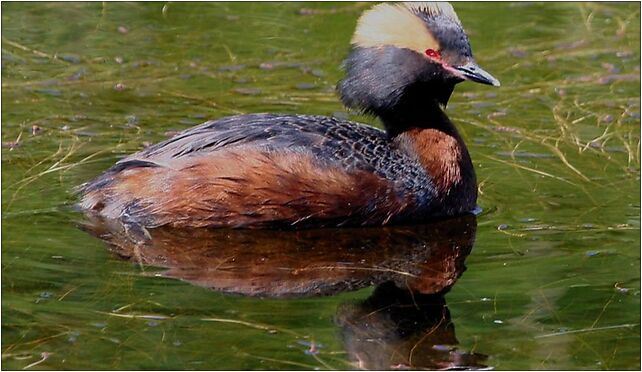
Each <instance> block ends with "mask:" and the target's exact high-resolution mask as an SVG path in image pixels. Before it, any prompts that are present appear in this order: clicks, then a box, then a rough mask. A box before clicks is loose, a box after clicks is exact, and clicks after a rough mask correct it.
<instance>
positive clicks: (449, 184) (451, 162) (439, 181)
mask: <svg viewBox="0 0 642 372" xmlns="http://www.w3.org/2000/svg"><path fill="white" fill-rule="evenodd" d="M428 112H429V114H424V116H423V118H422V119H419V118H417V117H413V118H412V119H413V120H412V121H407V122H401V123H390V122H388V123H387V125H386V128H390V127H393V126H394V128H395V131H388V133H389V134H390V135H391V137H392V138H391V139H392V141H393V142H394V143H395V144H396V145H397V146H398V147H399V148H400V149H401V150H402V151H404V152H405V153H406V154H408V155H410V156H411V157H414V158H416V159H417V161H419V163H420V164H421V165H422V166H423V167H424V169H425V170H426V172H427V173H428V174H429V175H430V177H431V179H432V181H433V183H434V186H435V188H436V191H437V195H438V199H439V202H440V203H439V204H441V205H442V206H443V208H447V209H452V210H449V211H448V212H452V213H463V212H466V211H469V210H472V209H473V208H474V207H475V203H476V200H477V184H476V178H475V171H474V168H473V164H472V161H471V159H470V155H469V154H468V150H467V148H466V145H465V144H464V141H463V139H462V138H461V136H460V135H459V132H457V129H456V128H455V126H454V125H453V124H452V123H451V122H450V120H449V119H448V117H447V116H446V114H445V113H444V112H443V111H442V110H441V108H439V107H438V106H436V107H432V109H431V110H429V111H428Z"/></svg>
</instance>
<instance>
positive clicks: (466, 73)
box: [453, 62, 501, 87]
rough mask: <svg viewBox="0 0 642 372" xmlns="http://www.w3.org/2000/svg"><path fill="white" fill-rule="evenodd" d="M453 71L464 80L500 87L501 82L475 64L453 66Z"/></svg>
mask: <svg viewBox="0 0 642 372" xmlns="http://www.w3.org/2000/svg"><path fill="white" fill-rule="evenodd" d="M453 70H454V71H456V74H457V75H459V76H460V77H461V78H462V79H465V80H470V81H474V82H476V83H481V84H487V85H492V86H495V87H498V86H500V85H501V84H500V83H499V80H497V79H495V77H493V75H491V74H489V73H488V72H486V71H484V70H483V69H482V68H481V67H479V66H477V64H476V63H475V62H469V63H466V64H465V65H463V66H453Z"/></svg>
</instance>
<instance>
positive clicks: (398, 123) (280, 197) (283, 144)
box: [80, 4, 496, 228]
mask: <svg viewBox="0 0 642 372" xmlns="http://www.w3.org/2000/svg"><path fill="white" fill-rule="evenodd" d="M390 9H393V10H394V12H398V13H399V14H397V13H394V14H393V13H390V12H392V11H391V10H390ZM386 11H387V12H388V13H386ZM377 12H379V13H377ZM451 12H452V8H449V7H445V8H442V5H439V6H437V5H434V4H427V5H425V6H424V8H421V7H417V6H416V5H403V6H401V5H400V6H392V5H387V4H383V5H379V6H377V7H375V8H373V10H371V11H369V12H367V13H366V14H365V15H364V16H363V17H362V19H361V20H360V24H359V25H358V27H357V32H356V34H355V38H354V39H353V49H352V52H351V53H350V55H349V57H348V59H347V60H346V63H345V67H346V75H347V76H346V78H345V79H344V80H343V81H342V82H341V83H340V84H339V87H338V88H339V92H340V94H341V98H342V101H343V102H344V103H345V104H346V105H347V106H348V107H353V108H357V109H360V110H363V111H365V112H368V113H371V114H374V115H376V116H378V117H379V118H380V119H381V120H382V122H383V124H384V127H385V129H386V130H385V131H383V130H379V129H376V128H373V127H370V126H366V125H363V124H358V123H353V122H349V121H345V120H339V119H336V118H331V117H323V116H306V115H277V114H250V115H240V116H233V117H227V118H223V119H219V120H215V121H210V122H206V123H204V124H202V125H199V126H197V127H194V128H191V129H188V130H185V131H183V132H181V133H179V134H177V135H176V136H174V137H173V138H170V139H168V140H166V141H164V142H161V143H158V144H156V145H153V146H150V147H148V148H147V149H145V150H143V151H141V152H139V153H136V154H133V155H131V156H129V157H127V158H125V159H123V160H121V161H119V162H118V163H116V164H115V165H114V166H113V167H112V168H110V169H109V170H107V171H106V172H105V173H104V174H102V175H101V176H99V177H98V178H96V179H95V180H93V181H91V182H89V183H87V184H85V185H83V186H82V194H83V197H82V200H81V202H80V206H81V207H82V208H83V209H85V210H87V211H91V212H92V213H97V214H99V215H101V216H104V217H107V218H116V219H121V220H123V221H127V222H132V223H137V224H141V225H144V226H147V227H154V226H160V225H172V226H209V227H246V228H265V227H309V226H343V225H384V224H389V223H398V222H417V221H422V220H426V219H430V218H435V217H442V216H452V215H457V214H462V213H465V212H467V211H470V210H471V209H473V208H474V206H475V201H476V196H477V193H476V183H475V175H474V171H473V168H472V163H471V161H470V157H469V155H468V151H467V150H466V147H465V145H464V143H463V141H462V139H461V137H460V136H459V134H458V133H457V130H456V129H455V127H454V126H453V125H452V124H451V122H450V120H449V119H448V118H447V116H446V115H445V114H444V113H443V111H442V108H441V105H445V103H446V102H447V101H448V98H449V97H450V94H451V93H452V90H453V87H454V85H455V84H456V83H458V82H460V81H462V80H463V79H469V77H466V76H464V75H462V74H463V73H459V72H452V71H450V70H444V69H445V68H451V67H449V66H450V65H448V64H447V63H446V62H443V66H442V65H441V64H440V63H441V60H431V59H429V58H426V57H425V55H424V54H420V53H418V52H417V51H416V50H412V49H409V48H408V47H399V46H395V45H394V44H393V45H387V44H386V45H379V46H377V45H370V44H368V43H370V42H371V41H372V39H368V37H372V38H374V39H376V38H378V37H380V35H374V36H373V35H370V36H368V32H370V33H371V34H372V32H371V31H369V28H373V29H375V30H376V26H377V24H376V22H381V19H385V20H386V21H385V22H388V21H390V20H389V19H387V18H385V16H386V15H390V14H393V15H394V16H397V17H411V18H409V19H415V18H416V23H415V26H416V27H419V26H418V25H420V24H421V25H424V27H425V29H426V32H427V34H426V35H425V37H424V39H425V40H426V42H427V43H432V44H431V45H429V46H427V47H428V48H440V49H439V50H440V51H441V54H442V55H444V57H443V58H444V59H445V58H450V57H447V56H448V55H449V54H451V55H455V56H456V58H455V59H452V61H460V62H461V63H462V66H464V65H465V66H467V67H466V68H469V66H471V63H472V62H471V61H472V54H471V53H470V47H469V46H468V41H467V38H463V37H465V34H464V33H463V30H462V29H461V27H460V26H459V29H456V27H455V31H454V32H455V35H453V34H452V32H450V33H449V32H446V31H444V30H441V29H439V31H438V32H433V31H431V28H430V27H432V28H434V27H438V26H439V24H441V23H444V24H445V25H446V26H447V27H446V28H453V26H452V25H453V24H454V25H455V26H457V25H459V23H458V22H459V21H458V19H456V16H454V17H455V18H453V15H454V12H452V14H451ZM375 13H376V14H375ZM382 17H383V18H382ZM364 19H365V20H364ZM370 19H372V20H370ZM368 22H375V25H371V24H369V23H368ZM431 24H432V26H430V25H431ZM435 24H437V26H435ZM384 28H385V27H384ZM360 32H361V34H360ZM418 32H419V31H418ZM457 32H460V33H461V35H463V37H462V36H461V35H458V34H456V33H457ZM442 34H443V35H445V36H443V35H442ZM440 35H442V36H440ZM388 36H390V35H387V36H386V37H388ZM393 36H394V35H393ZM386 37H384V40H386V43H387V42H392V43H394V42H395V38H394V37H392V38H390V37H388V38H386ZM462 40H463V41H462ZM439 41H442V42H445V44H444V45H443V46H440V45H439ZM463 42H465V43H464V44H462V43H463ZM402 44H403V43H402ZM462 45H464V47H462ZM449 46H454V47H455V48H458V49H460V50H461V53H460V54H456V53H455V52H456V50H455V51H451V50H449V49H448V48H449ZM430 50H431V51H432V50H433V49H430ZM431 55H432V54H431ZM440 58H441V57H440ZM453 58H454V57H453ZM452 61H450V60H449V62H452ZM394 65H396V66H397V67H396V68H392V67H393V66H394ZM473 66H476V65H473ZM451 69H452V68H451ZM453 71H454V70H453ZM462 71H463V70H462ZM479 71H481V72H482V73H484V74H486V73H485V72H483V70H481V69H479ZM486 75H487V74H486ZM479 76H481V77H479V78H478V79H483V78H486V76H485V75H483V74H481V75H479ZM487 76H490V75H487ZM491 78H492V77H491ZM482 82H485V83H488V84H495V82H496V81H490V80H488V79H487V81H482Z"/></svg>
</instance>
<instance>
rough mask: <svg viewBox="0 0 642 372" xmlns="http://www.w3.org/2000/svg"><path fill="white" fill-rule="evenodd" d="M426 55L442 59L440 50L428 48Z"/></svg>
mask: <svg viewBox="0 0 642 372" xmlns="http://www.w3.org/2000/svg"><path fill="white" fill-rule="evenodd" d="M426 55H427V56H428V58H430V59H436V60H440V59H441V54H439V52H438V51H436V50H434V49H426Z"/></svg>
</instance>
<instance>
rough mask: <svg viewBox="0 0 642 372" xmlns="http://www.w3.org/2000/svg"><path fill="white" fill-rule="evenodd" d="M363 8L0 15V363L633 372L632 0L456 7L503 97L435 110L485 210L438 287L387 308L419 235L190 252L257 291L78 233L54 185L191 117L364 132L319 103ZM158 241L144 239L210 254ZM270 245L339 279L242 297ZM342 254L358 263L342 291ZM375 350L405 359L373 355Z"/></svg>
mask: <svg viewBox="0 0 642 372" xmlns="http://www.w3.org/2000/svg"><path fill="white" fill-rule="evenodd" d="M368 6H369V5H368V4H362V3H341V4H338V3H323V4H321V3H195V4H187V3H3V4H2V98H3V100H2V166H3V167H2V232H3V235H2V361H3V364H4V368H6V369H22V368H25V367H28V368H29V369H143V368H147V369H267V368H269V369H346V368H374V367H373V366H382V365H385V363H388V364H390V365H389V366H388V367H389V368H405V367H407V366H408V363H411V364H412V365H413V366H414V367H421V366H429V367H432V368H435V367H440V366H441V367H444V366H448V365H451V366H452V365H453V364H449V363H454V365H459V366H465V367H471V368H472V367H482V366H490V367H494V368H497V369H639V368H640V353H639V351H640V192H639V190H640V5H639V4H637V3H620V4H611V3H597V4H588V3H546V4H533V3H476V4H473V3H457V4H455V9H456V10H457V12H458V14H459V17H460V19H461V20H462V22H463V24H464V26H465V28H466V29H467V31H468V33H469V35H470V39H471V43H472V47H473V52H474V53H475V55H476V57H477V60H478V62H479V63H480V65H481V66H482V67H483V68H485V69H486V70H488V71H489V72H491V73H492V74H493V75H495V76H496V77H498V78H499V79H500V80H501V82H502V87H501V88H491V87H485V86H476V85H475V84H470V83H464V84H461V85H459V86H458V87H457V88H456V90H455V93H454V94H453V97H452V100H451V103H450V104H449V106H448V109H447V112H448V114H449V115H450V117H451V118H452V119H453V121H454V122H455V123H456V125H457V126H458V128H459V129H460V130H461V132H462V135H463V136H464V138H465V140H466V142H467V144H468V146H469V150H470V153H471V155H472V157H473V161H474V164H475V168H476V171H477V176H478V180H479V189H480V199H479V204H480V206H481V207H482V208H483V211H484V212H483V213H482V214H481V215H479V216H478V217H477V219H476V240H475V242H474V246H472V241H468V242H469V245H471V248H472V250H471V252H470V255H468V256H467V257H466V262H465V265H466V267H467V270H466V272H465V273H463V275H462V276H461V278H459V280H458V281H457V284H456V285H454V287H452V289H450V291H449V292H448V293H447V294H446V295H445V296H441V295H434V294H430V293H426V294H425V295H421V296H419V298H414V299H413V298H410V299H409V298H407V296H406V295H405V294H404V293H405V292H403V291H401V292H399V291H398V288H397V287H395V286H390V284H389V283H391V282H392V283H396V284H397V286H403V284H404V283H407V281H406V280H404V279H403V278H406V276H407V275H406V276H404V275H405V274H408V273H410V274H412V275H415V276H417V275H419V274H417V273H418V272H417V271H416V270H419V269H417V267H416V266H413V264H415V263H420V262H424V261H425V260H428V261H430V259H429V258H430V257H431V256H430V253H431V252H434V249H436V248H434V247H436V246H438V245H439V244H437V243H436V242H440V241H442V240H439V239H438V238H437V237H438V236H439V234H438V233H434V232H433V233H430V234H427V233H425V232H424V233H421V231H419V232H418V231H412V232H410V233H409V232H404V233H400V232H398V231H397V232H393V233H391V234H392V235H382V234H384V232H383V231H378V232H374V233H370V232H355V233H354V236H353V239H352V240H349V239H348V240H339V241H341V242H343V244H344V245H341V244H337V249H339V248H341V249H343V250H345V251H346V252H349V253H350V252H351V253H350V254H349V257H348V258H346V257H338V256H337V257H334V258H335V259H336V260H334V261H332V260H331V259H332V256H331V255H330V253H328V254H320V253H319V254H317V253H314V252H328V251H327V249H328V247H327V246H324V245H323V244H326V243H327V244H330V243H329V242H328V241H327V239H329V238H332V237H333V236H330V237H326V240H325V243H324V239H322V236H316V237H314V235H312V236H307V238H306V236H303V237H300V236H299V238H297V239H302V240H297V239H294V238H292V239H287V238H284V237H282V236H279V235H274V236H271V235H270V234H267V235H263V236H256V235H247V239H245V240H244V239H243V237H242V235H241V236H238V235H237V236H236V238H235V237H234V236H232V237H228V238H229V239H232V240H225V239H228V238H225V239H224V238H222V237H218V238H211V240H210V241H215V240H216V239H219V240H221V241H223V242H225V241H228V242H229V245H225V247H226V248H227V249H232V251H230V252H231V253H230V255H228V256H225V257H224V258H228V259H229V257H230V256H232V257H239V259H240V258H242V257H245V259H250V261H246V266H245V267H248V268H265V269H266V270H265V271H263V272H258V273H257V275H260V276H261V278H263V280H264V281H263V282H256V281H255V282H252V281H251V280H250V281H249V282H248V281H243V280H246V279H248V277H239V276H235V277H232V279H230V278H227V279H225V278H224V279H225V280H227V281H224V282H221V281H218V282H216V283H218V284H217V285H212V283H213V282H212V280H213V278H214V279H217V280H221V277H219V276H216V275H218V274H220V271H219V272H217V271H216V266H213V267H212V270H209V273H210V274H212V275H214V276H213V277H212V276H210V277H206V278H208V280H205V281H201V282H198V280H196V279H198V278H199V275H201V274H203V273H202V272H201V273H200V274H199V272H198V270H196V273H195V271H194V270H195V268H202V266H199V265H193V264H192V265H191V266H189V265H188V266H187V268H188V269H185V266H180V267H182V268H183V270H181V269H179V268H178V267H179V266H176V265H175V266H173V269H172V268H171V267H172V266H171V265H168V263H167V261H165V262H159V261H154V260H152V259H150V260H143V259H142V258H143V257H147V258H150V257H164V258H167V257H168V255H169V253H171V252H173V253H176V249H174V250H165V251H153V252H156V253H157V255H156V256H154V255H153V254H145V255H140V250H139V251H137V252H138V253H139V254H138V256H136V255H135V254H129V255H128V254H123V252H122V251H118V250H115V249H114V245H113V244H111V245H110V242H109V240H107V242H105V241H103V240H101V239H98V238H96V237H95V236H94V235H92V234H90V233H88V232H87V231H86V229H85V230H83V229H81V228H80V225H81V224H82V223H84V222H83V221H84V219H83V217H82V216H80V215H79V214H77V213H76V212H74V211H73V210H71V209H70V208H69V206H70V205H71V204H73V202H74V200H75V197H74V195H73V193H72V190H73V188H74V187H75V186H76V185H78V184H80V183H82V182H85V181H87V180H89V179H91V178H92V177H94V176H96V175H97V174H99V173H100V172H101V171H103V170H105V169H106V168H108V167H109V166H110V165H111V164H112V163H113V162H115V161H116V160H118V159H119V158H121V157H123V156H125V155H126V154H129V153H132V152H135V151H137V150H139V149H142V148H143V147H144V146H146V145H148V144H149V143H153V142H156V141H159V140H162V139H164V138H167V136H169V135H171V134H172V133H174V131H177V130H181V129H184V128H187V127H189V126H192V125H196V124H199V123H200V122H203V121H205V120H207V119H214V118H219V117H223V116H226V115H231V114H236V113H251V112H265V111H268V112H282V113H295V112H297V113H309V114H322V115H336V116H341V117H349V118H352V119H354V120H359V121H363V122H367V123H371V124H373V125H378V123H377V121H376V120H374V119H372V118H368V117H361V116H358V115H356V114H355V113H349V112H346V111H345V109H344V108H342V106H341V104H340V103H339V101H338V100H337V98H336V95H335V92H334V86H335V84H336V82H337V81H338V80H339V79H340V78H341V69H340V63H341V60H342V58H343V57H344V56H345V54H346V52H347V49H348V43H349V40H350V37H351V33H352V31H353V29H354V25H355V22H356V19H357V17H358V15H359V14H360V13H361V12H362V11H363V10H364V9H365V8H367V7H368ZM451 226H452V225H451ZM453 228H454V227H453ZM446 230H448V229H446ZM451 230H452V228H451ZM465 230H466V229H465V228H464V231H465ZM451 232H452V231H451ZM310 234H312V233H310ZM361 234H365V235H361ZM368 234H374V235H368ZM390 236H392V238H390ZM454 236H455V237H456V236H460V235H457V234H455V235H454ZM179 237H180V235H179ZM361 238H363V239H361ZM234 239H235V240H234ZM306 239H308V240H306ZM452 239H455V238H452ZM452 239H451V240H448V239H446V240H444V241H446V242H452V241H456V240H457V239H455V240H452ZM163 241H164V242H165V243H166V244H165V245H158V246H156V248H157V249H160V247H164V248H168V247H175V248H177V249H178V253H179V255H178V256H175V257H179V258H183V259H186V258H190V257H196V258H194V260H196V261H191V262H197V263H198V262H210V261H208V260H206V259H205V258H203V256H202V255H201V256H198V255H197V256H189V255H180V244H183V245H185V244H186V243H179V245H178V246H177V245H176V244H175V240H172V239H169V240H167V239H166V240H163ZM203 241H207V240H203ZM279 241H283V242H284V247H285V248H283V247H281V248H283V249H293V250H294V251H293V252H298V253H292V254H290V257H291V256H292V255H294V256H300V255H302V254H303V255H306V254H307V255H308V256H309V258H310V261H309V262H311V263H317V264H319V265H320V266H319V267H325V266H332V267H334V268H335V269H336V267H340V266H341V265H342V263H343V265H344V266H343V267H348V266H345V265H351V266H349V267H351V268H352V269H353V270H352V271H350V270H348V271H349V273H348V274H349V275H345V274H344V276H343V277H341V278H338V277H337V275H338V271H337V270H334V271H332V270H328V271H323V270H317V271H316V272H317V273H318V274H319V275H321V274H323V273H325V274H328V273H329V274H328V275H329V276H328V275H326V276H323V275H321V276H312V277H308V279H309V281H307V282H306V283H307V284H306V285H307V286H306V285H303V286H299V287H296V288H299V290H300V291H299V293H298V294H297V295H294V294H292V289H293V288H294V287H293V286H292V283H294V282H293V281H292V280H291V278H289V277H287V276H286V277H282V276H280V277H278V278H279V280H281V281H280V283H286V284H287V285H286V286H285V287H281V288H285V289H284V292H287V293H289V294H291V295H284V293H281V295H279V296H277V297H273V295H274V293H270V292H269V291H270V290H273V289H274V288H275V287H274V286H270V285H263V286H261V285H260V284H261V283H266V280H267V283H270V282H275V283H278V282H279V281H278V280H276V279H275V276H274V275H276V274H278V273H279V271H278V270H277V271H275V267H281V268H284V267H285V268H288V269H293V268H294V267H295V264H296V262H299V261H297V260H294V261H287V262H285V263H283V264H282V265H281V266H270V265H269V264H266V263H265V261H262V262H263V264H261V262H260V261H258V260H260V256H259V255H257V256H256V257H254V256H252V255H249V256H247V251H243V250H241V251H239V250H238V249H242V248H243V247H250V248H251V247H255V248H253V249H257V250H260V249H259V248H256V247H266V246H269V245H270V244H271V245H272V246H274V247H277V248H279V247H280V246H279V244H278V242H279ZM306 241H307V242H310V243H309V244H307V245H308V246H311V248H314V249H312V250H310V251H309V252H308V251H306V250H305V247H306V244H304V243H305V242H306ZM362 241H363V243H361V242H362ZM179 242H180V240H179ZM267 242H269V244H268V243H267ZM286 242H291V243H292V244H286ZM294 242H299V243H297V244H299V245H297V244H294ZM300 242H304V243H300ZM311 242H316V243H314V244H313V243H311ZM111 243H113V242H111ZM170 243H171V244H170ZM241 243H242V244H241ZM239 244H240V245H239ZM257 244H258V245H257ZM315 244H320V245H318V246H317V245H315ZM417 244H424V245H425V247H426V250H421V249H417V247H418V246H419V245H417ZM121 246H123V247H124V246H126V245H123V244H121ZM235 247H236V248H235ZM239 247H241V248H239ZM288 247H289V248H288ZM315 247H316V248H315ZM431 247H432V248H431ZM206 248H207V247H206ZM200 249H204V248H203V247H201V248H200ZM233 249H237V250H236V251H234V250H233ZM431 249H432V250H431ZM359 250H361V251H359ZM214 251H215V252H216V253H217V254H219V255H220V254H221V253H225V252H226V251H222V252H221V251H216V250H214ZM277 251H278V250H277ZM143 252H147V253H149V251H143ZM168 252H169V253H168ZM191 252H193V253H199V252H201V253H202V251H198V249H197V250H196V251H191ZM205 252H208V251H207V249H206V250H205ZM269 252H271V251H265V252H263V253H264V255H266V256H265V257H268V258H269V257H273V256H270V253H269ZM288 252H290V251H288ZM201 253H199V254H201ZM243 253H244V254H243ZM426 253H429V255H428V256H425V254H426ZM328 255H330V257H327V256H328ZM361 255H362V256H363V257H360V256H361ZM422 255H423V256H422ZM277 256H278V255H277ZM132 257H133V258H134V259H132ZM137 257H138V258H137ZM169 257H171V256H169ZM206 257H210V256H207V254H206ZM265 257H264V258H265ZM279 257H281V256H279ZM433 257H434V256H433ZM124 258H125V259H124ZM210 258H211V259H219V260H221V257H220V256H216V255H214V256H211V257H210ZM252 258H255V259H256V260H257V261H256V262H255V263H252V264H249V263H247V262H251V259H252ZM315 259H318V260H317V261H315ZM323 259H326V260H327V261H323ZM359 259H364V260H365V261H364V265H365V266H364V267H367V268H369V269H370V271H368V274H367V275H366V274H363V273H361V274H360V275H362V276H361V277H359V275H358V274H357V272H358V270H356V269H354V268H355V267H356V266H357V263H358V262H359ZM319 260H321V261H319ZM269 261H270V262H274V259H272V260H269ZM172 262H177V261H172ZM188 262H190V261H188ZM223 262H228V261H223ZM442 262H448V261H442ZM457 262H459V261H457ZM330 263H334V264H336V265H330ZM262 265H263V266H262ZM297 265H298V264H297ZM409 265H410V266H409ZM458 265H459V264H458ZM168 266H169V267H170V268H169V269H168V268H167V267H168ZM455 266H457V265H455ZM460 266H461V265H460ZM232 267H237V268H238V267H241V266H232ZM457 267H459V266H457ZM372 268H379V269H382V268H383V269H385V270H383V271H380V274H379V275H375V274H374V271H373V270H371V269H372ZM460 268H461V267H460ZM219 269H220V267H219ZM167 270H170V271H169V272H170V274H171V273H174V275H170V274H167ZM172 270H174V271H172ZM390 270H392V271H390ZM413 270H415V271H413ZM206 271H207V270H206ZM344 271H345V270H344ZM393 271H394V272H397V275H401V276H396V277H395V276H394V275H393V276H388V274H390V273H391V272H393ZM233 272H238V273H240V272H243V270H238V271H233ZM289 272H290V273H291V272H292V271H289ZM308 272H309V271H308ZM381 272H383V273H387V274H381ZM185 273H187V274H189V275H192V276H191V277H185V275H182V274H185ZM275 273H276V274H275ZM399 273H405V274H399ZM452 273H456V275H455V274H452V275H454V276H452V275H451V276H450V277H449V278H451V279H453V278H454V279H455V280H456V277H458V276H459V275H461V273H460V272H459V271H457V270H455V271H454V272H452ZM325 274H324V275H325ZM335 274H336V275H335ZM333 275H334V276H333ZM391 275H392V274H391ZM201 278H202V276H201ZM298 278H300V276H298ZM355 278H357V279H355ZM442 279H443V278H442ZM248 280H249V279H248ZM444 280H445V279H444ZM453 282H454V281H453ZM230 283H231V284H230ZM242 283H246V284H247V283H250V284H252V283H254V284H255V285H247V286H245V287H243V288H245V290H240V289H239V288H240V287H239V284H242ZM328 283H329V284H328ZM440 283H442V284H443V283H444V282H443V281H441V282H440ZM257 284H259V285H258V286H257ZM451 284H452V283H449V284H448V285H444V288H446V287H448V286H450V285H451ZM230 285H234V286H236V287H234V288H232V289H233V290H226V288H227V289H230ZM431 285H434V283H433V284H431ZM208 287H215V288H216V289H217V290H218V291H215V290H211V289H209V288H208ZM248 288H249V289H248ZM256 288H259V289H261V288H262V289H261V290H256V291H255V292H253V293H247V292H248V290H252V289H256ZM426 288H433V289H435V288H434V287H430V286H428V287H426ZM312 289H316V290H317V291H316V294H323V295H324V296H311V294H315V291H314V290H312ZM442 289H443V288H442ZM303 292H305V293H303ZM429 292H431V291H429ZM306 293H307V294H308V295H307V296H302V294H306ZM249 294H250V295H249ZM248 295H249V296H248ZM382 309H387V310H385V311H384V310H382ZM212 319H215V320H212ZM363 319H369V320H371V324H375V325H377V327H376V328H372V327H371V328H368V327H364V326H362V325H363V323H359V320H361V321H362V320H363ZM368 324H370V323H368ZM363 339H371V340H375V341H378V342H375V343H376V345H378V347H380V348H379V349H377V348H375V346H373V345H370V344H364V343H363V342H360V341H362V340H363ZM415 345H417V347H418V348H419V350H421V353H415V352H414V351H413V347H414V346H415ZM391 350H401V352H400V353H401V354H403V355H405V357H404V358H405V359H404V358H399V357H398V356H397V357H395V358H396V359H395V358H393V357H390V358H388V357H387V356H388V355H392V354H390V353H388V351H391ZM415 350H416V349H415ZM355 355H362V357H361V359H359V358H355ZM363 355H365V356H366V357H363ZM377 355H379V356H383V357H382V358H379V359H376V358H374V357H368V356H377ZM408 355H414V356H415V357H413V359H412V360H410V361H409V358H407V356H408ZM417 355H422V356H423V357H422V358H418V357H416V356H417ZM360 361H361V362H360ZM382 363H384V364H382ZM440 363H441V364H440Z"/></svg>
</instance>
